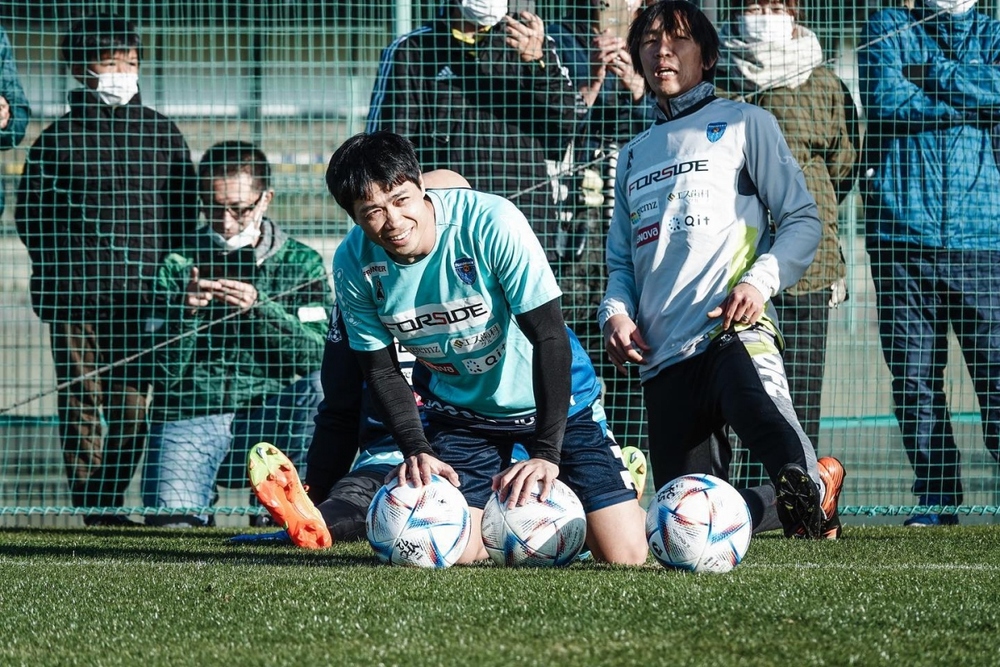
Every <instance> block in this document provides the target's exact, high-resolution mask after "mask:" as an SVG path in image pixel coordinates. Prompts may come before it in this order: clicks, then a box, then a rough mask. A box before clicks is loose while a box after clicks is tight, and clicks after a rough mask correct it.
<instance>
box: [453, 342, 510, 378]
mask: <svg viewBox="0 0 1000 667" xmlns="http://www.w3.org/2000/svg"><path fill="white" fill-rule="evenodd" d="M506 352H507V344H506V343H501V344H500V345H498V346H497V347H496V349H495V350H493V351H492V352H490V353H489V354H486V355H483V356H481V357H475V358H473V359H463V360H462V363H463V364H465V370H467V371H469V372H470V373H472V374H473V375H479V374H481V373H486V372H488V371H489V370H490V369H492V368H493V367H494V366H496V365H497V364H498V363H500V360H501V359H503V355H504V353H506Z"/></svg>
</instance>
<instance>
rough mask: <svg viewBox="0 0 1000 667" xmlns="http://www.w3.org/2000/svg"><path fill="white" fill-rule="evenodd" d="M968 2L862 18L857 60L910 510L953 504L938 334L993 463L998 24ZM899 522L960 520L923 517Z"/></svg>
mask: <svg viewBox="0 0 1000 667" xmlns="http://www.w3.org/2000/svg"><path fill="white" fill-rule="evenodd" d="M975 4H976V3H975V0H918V2H917V3H916V5H915V6H914V8H913V9H912V10H907V9H887V10H884V11H881V12H878V13H877V14H874V15H873V16H872V17H871V18H870V19H869V20H868V22H867V24H866V25H865V27H864V30H863V32H862V37H861V43H862V44H863V45H865V46H864V48H862V49H861V50H860V51H859V53H858V64H859V71H860V80H861V99H862V103H863V105H864V107H865V111H866V113H867V116H868V131H867V134H866V143H867V146H868V148H867V150H866V162H865V165H864V167H865V168H866V172H865V178H863V179H862V194H863V196H864V204H865V219H866V224H867V243H868V252H869V255H870V256H871V266H872V278H873V279H874V281H875V291H876V294H877V301H876V304H877V308H878V318H879V334H880V336H881V340H882V352H883V355H884V356H885V361H886V364H887V365H888V367H889V372H890V373H891V374H892V393H893V400H894V401H895V406H896V419H897V420H898V421H899V426H900V430H901V431H902V436H903V444H904V445H905V447H906V452H907V455H908V456H909V458H910V463H911V464H912V466H913V469H914V472H915V474H916V481H915V482H914V484H913V492H914V493H915V494H916V495H917V496H918V497H919V502H920V504H921V505H925V506H939V505H941V506H947V505H959V504H961V503H962V502H963V495H962V480H961V468H960V460H959V450H958V448H957V447H956V445H955V436H954V433H953V430H952V424H951V418H950V414H949V411H948V399H947V396H946V395H945V392H944V369H945V366H946V365H947V362H948V328H949V325H950V326H951V328H952V329H953V330H954V332H955V335H956V337H957V338H958V342H959V345H960V346H961V348H962V352H963V355H964V357H965V364H966V367H967V368H968V370H969V374H970V375H971V376H972V381H973V384H974V386H975V390H976V394H977V396H978V397H979V407H980V411H981V414H982V426H983V435H984V438H985V445H986V449H987V450H988V451H989V452H990V454H991V455H992V456H993V457H994V458H995V459H1000V300H998V296H997V295H998V294H1000V170H998V163H997V159H998V157H1000V156H998V154H997V146H998V143H997V142H998V136H1000V135H998V134H997V123H998V121H1000V68H998V67H997V63H1000V22H997V21H996V20H994V19H991V18H989V17H988V16H986V15H984V14H980V13H979V12H977V11H975ZM905 523H906V525H908V526H935V525H942V524H956V523H958V516H956V515H954V514H943V513H940V512H939V511H937V510H935V511H929V512H928V513H924V514H918V515H915V516H912V517H910V518H909V519H907V520H906V522H905Z"/></svg>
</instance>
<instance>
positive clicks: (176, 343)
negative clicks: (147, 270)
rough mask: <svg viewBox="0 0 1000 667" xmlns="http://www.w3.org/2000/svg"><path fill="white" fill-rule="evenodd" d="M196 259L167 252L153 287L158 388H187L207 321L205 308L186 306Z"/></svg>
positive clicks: (154, 357)
mask: <svg viewBox="0 0 1000 667" xmlns="http://www.w3.org/2000/svg"><path fill="white" fill-rule="evenodd" d="M192 264H193V262H192V261H191V260H190V259H188V258H186V257H184V256H183V255H181V254H178V253H171V254H169V255H167V257H166V259H165V260H164V261H163V263H162V264H161V265H160V267H159V269H158V271H157V274H156V282H155V283H154V286H153V296H154V311H153V316H154V317H153V321H154V322H156V325H155V326H154V327H151V331H150V336H151V338H152V340H151V343H152V344H154V345H159V344H161V343H167V341H169V343H168V344H166V345H163V346H162V347H156V348H155V350H154V352H153V364H154V368H153V373H154V377H155V378H156V382H157V385H158V386H157V390H158V391H162V392H164V393H165V394H173V393H177V392H180V391H182V390H183V387H182V385H183V383H184V381H185V378H186V377H187V373H188V367H189V366H190V364H191V359H192V358H193V357H194V355H195V352H196V350H197V348H198V339H199V337H198V334H196V333H194V332H195V330H196V329H198V328H199V327H200V326H201V325H203V324H204V323H205V316H204V314H203V310H204V309H198V310H197V311H195V313H194V314H193V315H192V314H189V313H188V308H187V307H186V306H185V305H184V301H183V300H184V292H185V290H186V288H187V281H188V277H189V276H190V273H191V265H192Z"/></svg>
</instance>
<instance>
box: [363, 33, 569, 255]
mask: <svg viewBox="0 0 1000 667" xmlns="http://www.w3.org/2000/svg"><path fill="white" fill-rule="evenodd" d="M505 38H506V34H505V33H504V32H502V31H501V30H499V29H494V30H491V31H489V32H485V33H480V34H479V35H477V36H476V41H475V42H474V43H469V42H466V41H464V40H462V39H459V38H458V37H456V36H455V35H454V34H453V33H452V30H451V26H450V24H449V23H448V22H447V21H444V20H437V21H434V22H432V23H430V24H428V25H425V26H422V27H421V28H418V29H417V30H414V31H413V32H411V33H409V34H406V35H403V36H402V37H400V38H398V39H397V40H396V41H394V42H393V43H392V44H391V45H389V46H388V47H386V49H385V50H384V51H383V52H382V58H381V62H380V64H379V71H378V77H377V79H376V81H375V87H374V89H373V91H372V97H371V105H370V110H369V115H368V127H367V130H368V131H369V132H374V131H376V130H391V131H393V132H397V133H399V134H402V135H403V136H405V137H407V138H408V139H410V140H411V141H412V142H413V144H414V147H415V148H416V151H417V159H418V160H419V161H420V166H421V168H422V169H424V170H431V169H438V168H447V169H454V170H455V171H457V172H459V173H460V174H462V175H463V176H465V178H467V179H468V181H469V183H470V184H471V185H472V187H473V188H474V189H476V190H482V191H484V192H490V193H492V194H497V195H501V196H503V197H508V198H511V197H512V195H515V193H519V194H518V196H516V197H515V198H513V199H512V201H513V202H514V204H516V205H517V207H518V208H519V209H521V211H522V212H523V213H524V214H525V216H526V217H527V218H528V222H529V223H531V225H532V227H533V228H534V230H535V232H536V233H537V234H539V235H547V234H552V233H554V220H555V214H554V209H553V200H552V189H551V187H550V186H549V176H548V174H547V172H546V168H545V160H546V159H553V160H558V159H561V158H562V155H563V153H565V151H566V147H567V146H568V145H569V142H570V140H571V139H572V138H573V135H574V134H575V132H576V129H577V124H578V123H579V121H580V120H581V118H582V117H583V115H584V114H585V113H586V111H587V108H586V105H585V104H584V102H583V98H582V97H580V95H579V94H578V93H577V92H576V88H575V87H574V86H573V83H572V82H571V81H570V80H569V78H568V77H567V76H566V73H565V70H564V68H563V67H562V64H561V62H560V60H559V57H558V56H557V55H556V51H555V49H554V47H553V43H552V40H551V39H548V38H546V43H545V48H544V49H543V56H542V60H541V61H539V62H533V63H527V62H523V61H521V59H520V56H519V55H518V53H517V52H516V51H515V50H514V49H513V48H511V47H509V46H507V45H506V44H504V39H505ZM531 188H534V189H531ZM529 189H530V191H529ZM545 245H548V244H547V243H546V244H545Z"/></svg>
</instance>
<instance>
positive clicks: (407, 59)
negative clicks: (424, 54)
mask: <svg viewBox="0 0 1000 667" xmlns="http://www.w3.org/2000/svg"><path fill="white" fill-rule="evenodd" d="M421 30H423V29H421ZM419 32H420V30H418V31H416V33H409V34H407V35H403V36H401V37H399V38H398V39H396V40H395V41H394V42H393V43H392V44H390V45H389V46H387V47H386V48H385V49H383V51H382V56H381V58H380V59H379V66H378V74H377V75H376V78H375V85H374V87H373V88H372V96H371V100H370V102H369V105H368V123H367V126H366V127H365V131H366V132H369V133H371V132H376V131H378V130H391V131H392V132H395V133H397V134H401V135H403V136H404V137H408V138H410V139H411V140H412V141H417V140H419V138H420V137H422V136H423V135H424V134H425V132H423V128H422V122H421V118H422V117H423V114H424V113H425V112H426V106H427V105H426V103H425V100H424V97H425V95H424V91H423V84H422V79H421V77H420V75H419V73H418V72H417V71H416V67H415V64H414V63H413V60H412V58H413V55H414V51H415V48H414V47H413V43H412V41H411V40H412V38H413V37H414V35H415V34H417V33H419Z"/></svg>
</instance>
